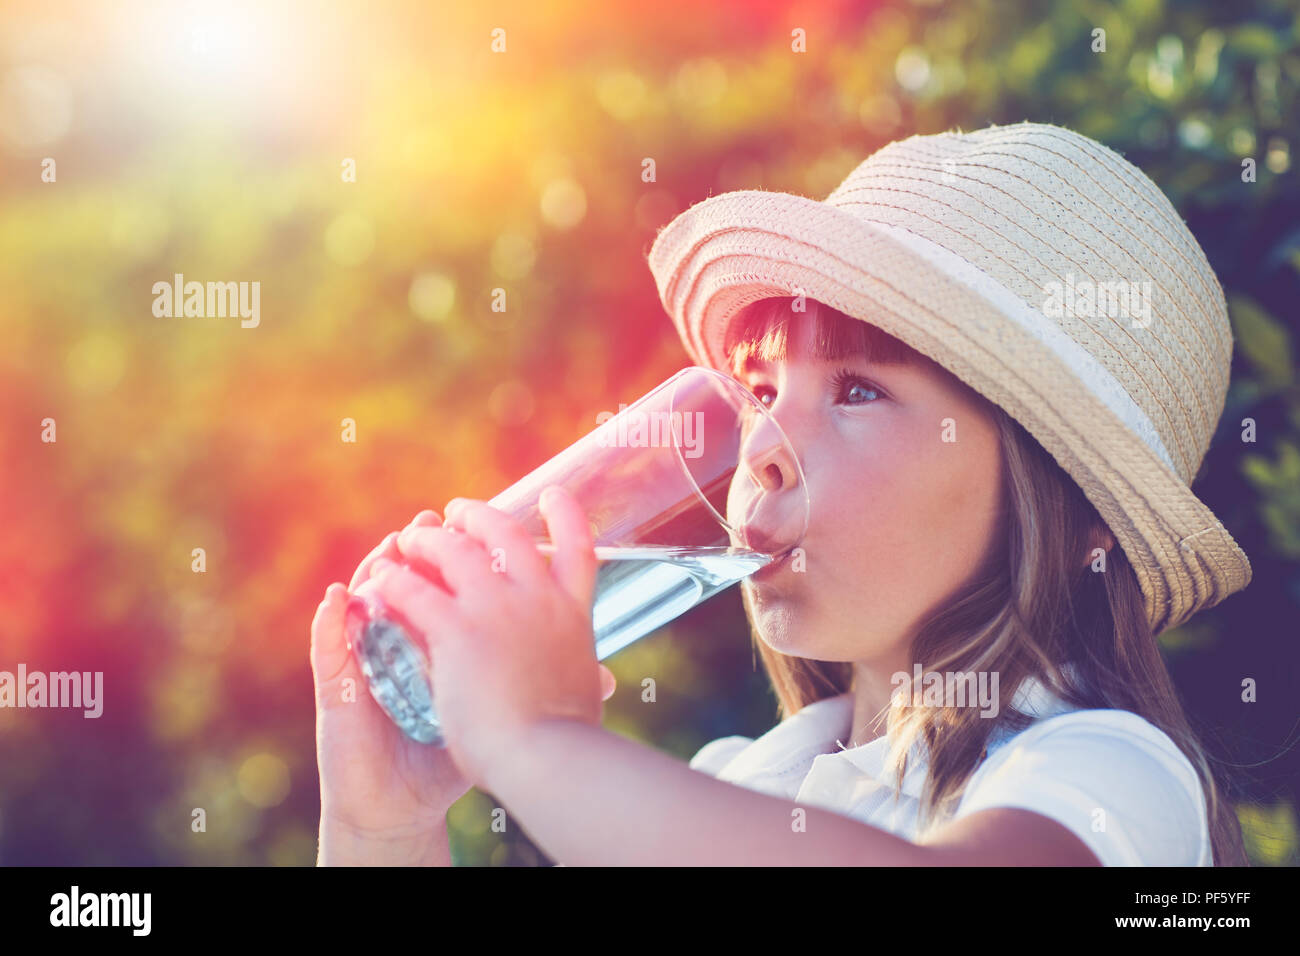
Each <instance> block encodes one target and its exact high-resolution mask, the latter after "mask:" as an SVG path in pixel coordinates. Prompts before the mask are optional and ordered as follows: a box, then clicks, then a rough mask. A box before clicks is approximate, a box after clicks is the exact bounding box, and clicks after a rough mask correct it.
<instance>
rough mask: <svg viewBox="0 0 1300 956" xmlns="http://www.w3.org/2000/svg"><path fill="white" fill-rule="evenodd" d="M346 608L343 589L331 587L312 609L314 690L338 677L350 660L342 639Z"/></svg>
mask: <svg viewBox="0 0 1300 956" xmlns="http://www.w3.org/2000/svg"><path fill="white" fill-rule="evenodd" d="M347 604H348V590H347V588H345V587H344V586H343V585H342V584H338V583H334V584H331V585H330V586H329V587H328V588H326V589H325V598H324V600H322V601H321V602H320V604H319V605H317V607H316V616H315V617H314V618H313V619H312V622H311V670H312V675H313V676H314V678H315V680H316V687H317V689H319V688H320V687H321V686H322V685H323V684H326V683H328V682H330V681H332V680H334V679H335V678H336V677H338V676H339V674H340V673H341V672H342V671H343V669H344V668H345V667H347V665H348V662H349V661H350V660H351V659H352V653H351V651H349V650H348V643H347V640H346V639H345V638H344V636H343V615H344V613H345V611H346V609H347Z"/></svg>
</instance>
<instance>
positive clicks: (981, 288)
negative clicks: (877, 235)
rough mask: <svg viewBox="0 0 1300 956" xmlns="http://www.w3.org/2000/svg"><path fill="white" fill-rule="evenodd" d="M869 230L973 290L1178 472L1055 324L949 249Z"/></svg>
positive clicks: (1100, 370)
mask: <svg viewBox="0 0 1300 956" xmlns="http://www.w3.org/2000/svg"><path fill="white" fill-rule="evenodd" d="M865 225H867V226H869V227H870V228H872V229H878V230H880V231H881V232H884V233H887V234H888V235H889V237H890V238H892V239H894V240H895V241H897V242H898V243H900V244H901V245H904V246H906V247H907V248H909V249H911V250H912V251H913V252H915V253H916V254H917V255H919V256H921V257H923V258H925V259H927V260H929V261H930V263H931V264H932V265H934V266H936V267H937V268H939V269H941V270H943V271H944V272H947V273H948V274H949V275H951V276H952V277H953V278H954V279H957V280H958V281H959V282H962V283H963V284H965V285H967V286H969V287H970V288H971V289H972V290H973V291H975V292H976V293H978V294H979V295H980V296H982V297H983V298H985V299H987V300H988V301H989V302H990V303H992V304H993V305H994V306H995V307H996V308H997V309H998V310H999V311H1000V312H1002V313H1003V314H1004V315H1006V316H1007V317H1008V318H1010V319H1012V320H1014V321H1015V322H1016V324H1017V325H1019V326H1020V327H1021V328H1023V329H1024V330H1025V331H1027V332H1029V333H1030V334H1032V335H1033V336H1034V337H1035V338H1037V339H1038V341H1040V342H1042V343H1043V344H1044V345H1046V346H1047V347H1048V348H1049V349H1051V350H1052V351H1053V352H1054V353H1055V354H1056V356H1057V358H1059V359H1060V360H1061V361H1062V362H1064V363H1065V364H1066V365H1067V366H1069V368H1070V369H1072V370H1073V371H1074V374H1075V375H1077V376H1078V378H1079V380H1080V381H1081V382H1083V384H1084V385H1085V386H1087V388H1088V390H1089V391H1090V392H1092V393H1093V394H1094V395H1096V396H1097V398H1099V399H1101V401H1102V402H1103V403H1104V404H1105V406H1106V407H1107V408H1109V409H1110V410H1111V411H1112V412H1114V413H1115V415H1116V417H1118V418H1119V420H1120V421H1122V422H1123V423H1124V425H1125V426H1126V427H1127V428H1128V429H1129V431H1131V432H1133V434H1135V435H1137V436H1138V437H1139V438H1141V439H1142V441H1144V442H1145V443H1146V445H1147V447H1148V448H1150V449H1151V450H1152V451H1153V452H1155V454H1156V455H1157V456H1158V457H1159V458H1160V460H1161V461H1163V462H1164V463H1165V464H1166V465H1168V466H1169V470H1170V471H1172V472H1174V473H1175V474H1177V473H1178V469H1176V468H1175V467H1174V463H1173V460H1172V459H1171V458H1170V457H1169V451H1168V449H1166V448H1165V443H1164V442H1163V441H1161V440H1160V433H1159V432H1157V431H1156V427H1155V425H1153V424H1152V423H1151V419H1149V418H1148V417H1147V415H1146V412H1144V411H1142V409H1141V408H1140V407H1139V406H1138V404H1137V402H1135V401H1133V397H1132V396H1131V395H1129V393H1128V392H1127V391H1126V390H1125V389H1124V386H1122V385H1121V384H1120V383H1119V380H1118V379H1117V378H1115V376H1113V375H1111V374H1110V372H1109V371H1108V370H1107V369H1106V367H1105V366H1104V365H1102V364H1101V363H1100V362H1098V361H1097V359H1095V358H1094V357H1093V356H1092V354H1091V353H1089V352H1088V351H1087V350H1086V349H1084V348H1083V347H1082V346H1081V345H1079V343H1078V342H1076V341H1074V339H1072V338H1070V337H1069V336H1068V335H1066V334H1065V332H1063V331H1062V330H1061V328H1060V326H1058V325H1056V323H1054V322H1052V321H1051V320H1050V319H1048V318H1047V316H1045V315H1043V313H1042V312H1040V311H1038V310H1037V309H1035V308H1033V307H1031V306H1030V305H1028V304H1027V303H1026V302H1025V300H1024V299H1022V298H1020V296H1018V295H1016V294H1015V293H1014V292H1012V291H1011V290H1010V289H1008V288H1007V287H1006V286H1004V285H1002V283H1000V282H998V281H997V280H996V279H994V278H993V277H992V276H990V275H989V274H988V273H986V272H984V271H983V270H981V269H979V268H977V267H976V266H974V265H972V264H971V263H969V262H967V261H966V260H965V259H963V258H962V257H961V256H959V255H957V254H956V253H955V252H953V251H952V250H950V249H945V248H944V247H943V246H941V245H939V244H938V243H936V242H932V241H930V240H929V239H926V238H925V237H924V236H919V235H917V234H916V233H914V232H909V231H908V230H906V229H903V228H900V227H898V226H894V225H890V224H887V223H880V222H871V223H865Z"/></svg>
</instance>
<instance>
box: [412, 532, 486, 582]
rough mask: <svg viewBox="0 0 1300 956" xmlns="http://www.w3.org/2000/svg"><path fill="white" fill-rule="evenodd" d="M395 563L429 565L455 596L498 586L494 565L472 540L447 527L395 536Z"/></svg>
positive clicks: (472, 538)
mask: <svg viewBox="0 0 1300 956" xmlns="http://www.w3.org/2000/svg"><path fill="white" fill-rule="evenodd" d="M397 550H398V556H397V560H398V561H401V560H402V559H404V558H405V559H409V560H412V561H416V562H424V563H425V564H427V565H429V566H430V568H432V569H433V570H434V571H436V572H437V573H438V575H439V576H440V577H441V578H442V579H443V581H445V582H446V584H447V587H448V588H449V589H450V590H451V591H452V592H453V593H455V594H457V595H460V594H462V593H465V592H470V593H474V592H475V591H482V590H483V589H485V588H487V587H490V586H491V585H493V584H496V583H498V580H494V578H495V574H496V572H495V570H494V569H495V567H496V563H495V562H494V561H493V559H492V558H491V557H490V556H489V555H488V553H487V552H486V551H484V550H483V545H482V544H481V543H480V542H479V541H478V540H477V539H475V538H474V537H472V536H471V535H468V534H464V533H462V532H459V531H453V530H451V529H450V528H447V527H441V528H407V529H406V530H405V531H403V532H402V533H401V534H400V535H398V536H397Z"/></svg>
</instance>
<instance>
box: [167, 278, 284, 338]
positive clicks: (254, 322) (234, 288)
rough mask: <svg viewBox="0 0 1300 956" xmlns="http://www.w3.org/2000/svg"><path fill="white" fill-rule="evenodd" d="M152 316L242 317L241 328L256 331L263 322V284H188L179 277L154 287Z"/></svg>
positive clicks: (170, 317)
mask: <svg viewBox="0 0 1300 956" xmlns="http://www.w3.org/2000/svg"><path fill="white" fill-rule="evenodd" d="M153 294H154V300H153V314H154V315H156V316H157V317H158V318H160V319H162V318H167V319H177V318H181V317H182V316H184V317H185V318H195V319H204V318H207V319H224V318H226V317H227V316H232V317H233V316H235V315H238V316H240V317H241V318H242V319H243V321H242V322H240V323H239V324H240V327H242V328H245V329H255V328H257V326H258V325H259V324H260V323H261V321H262V283H260V282H209V283H208V284H207V287H206V288H205V287H204V284H203V283H202V282H186V281H185V275H184V274H183V273H180V272H178V273H176V275H175V276H174V277H173V279H172V281H171V282H155V283H154V284H153Z"/></svg>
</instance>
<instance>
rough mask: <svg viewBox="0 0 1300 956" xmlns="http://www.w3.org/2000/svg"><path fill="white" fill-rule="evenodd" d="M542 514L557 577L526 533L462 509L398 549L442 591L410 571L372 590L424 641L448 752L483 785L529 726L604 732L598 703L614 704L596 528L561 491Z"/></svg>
mask: <svg viewBox="0 0 1300 956" xmlns="http://www.w3.org/2000/svg"><path fill="white" fill-rule="evenodd" d="M539 508H540V509H541V512H542V516H543V517H544V518H545V519H546V524H547V529H548V531H549V533H550V538H551V541H553V542H554V544H555V549H556V550H555V554H554V556H553V557H552V558H551V561H550V564H549V566H548V564H547V559H546V557H545V556H543V555H542V554H541V553H540V552H539V551H538V550H537V546H536V542H535V541H534V540H533V538H532V536H531V535H530V534H529V533H528V532H527V531H525V529H524V527H523V526H522V525H521V524H520V523H519V522H517V521H516V520H514V519H513V518H511V517H510V516H509V515H507V514H505V513H504V512H502V511H499V510H498V509H496V508H492V507H491V506H489V505H488V504H487V503H486V502H482V501H473V500H466V499H460V498H456V499H453V500H452V501H451V502H449V503H448V505H447V508H446V515H447V520H446V523H445V526H444V527H436V528H435V527H417V528H408V529H406V530H405V531H403V532H402V534H401V535H400V536H399V537H398V540H397V546H398V550H399V551H400V552H401V553H402V555H403V556H404V557H405V558H407V559H408V560H410V561H413V562H416V566H417V567H419V563H420V562H423V563H424V564H426V565H428V566H429V567H431V568H433V569H435V570H436V571H437V573H438V575H439V576H440V577H441V579H442V582H443V585H445V586H440V585H438V584H434V583H433V582H432V581H431V580H430V579H429V578H427V577H425V576H424V575H423V574H421V573H420V572H419V571H418V570H415V569H412V568H410V567H406V566H403V565H401V564H387V565H384V566H383V567H382V569H376V572H375V578H374V579H373V583H374V586H375V589H376V594H377V595H378V596H379V597H380V598H381V599H382V600H383V601H385V602H386V603H387V604H388V606H389V607H390V608H392V609H393V610H394V611H396V612H397V613H399V614H401V615H402V616H404V617H405V618H406V620H407V621H408V622H409V623H410V624H411V626H412V627H413V628H415V629H416V630H417V631H418V632H419V633H420V634H421V635H422V636H423V637H424V639H425V640H426V642H427V645H428V647H429V653H430V657H431V659H432V664H433V688H434V706H435V707H436V708H437V710H438V716H439V719H440V720H441V722H442V730H443V736H444V737H445V739H446V743H447V750H448V751H449V752H450V754H451V756H452V758H453V759H454V760H455V762H456V765H457V766H458V767H459V768H460V770H461V772H462V773H464V774H465V776H466V777H467V778H468V779H469V780H470V781H471V782H472V783H474V784H476V785H480V786H483V785H486V784H485V781H486V779H487V777H488V774H489V772H490V769H491V767H492V766H493V765H494V763H495V762H496V761H498V760H509V759H510V758H511V753H512V748H513V747H515V746H516V745H517V741H519V740H520V739H521V738H522V735H523V734H524V733H525V731H527V730H528V729H529V728H530V727H531V726H533V725H535V724H537V723H539V722H544V721H548V720H554V719H564V720H580V721H583V722H585V723H589V724H593V725H597V726H598V725H599V724H600V721H601V717H602V711H603V709H604V708H603V706H602V703H601V701H602V700H603V699H604V698H607V697H608V696H609V695H610V694H611V693H613V675H612V674H610V673H609V671H608V669H606V668H604V667H603V666H602V665H600V664H599V663H598V662H597V661H596V655H595V638H594V635H593V632H592V623H591V610H592V602H593V600H594V592H595V581H596V566H597V560H596V553H595V549H594V545H593V543H592V538H591V531H590V529H589V527H588V525H587V518H586V516H585V515H584V514H583V512H582V509H581V508H580V507H579V506H578V504H577V502H576V501H575V500H574V499H573V497H572V496H571V495H569V494H568V492H566V491H565V490H564V489H563V488H560V487H556V488H554V489H548V490H547V492H545V493H543V495H542V499H541V501H540V502H539ZM450 528H454V529H456V530H454V531H453V530H449V529H450ZM381 564H383V563H382V562H381ZM602 684H603V685H604V686H603V688H602Z"/></svg>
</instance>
